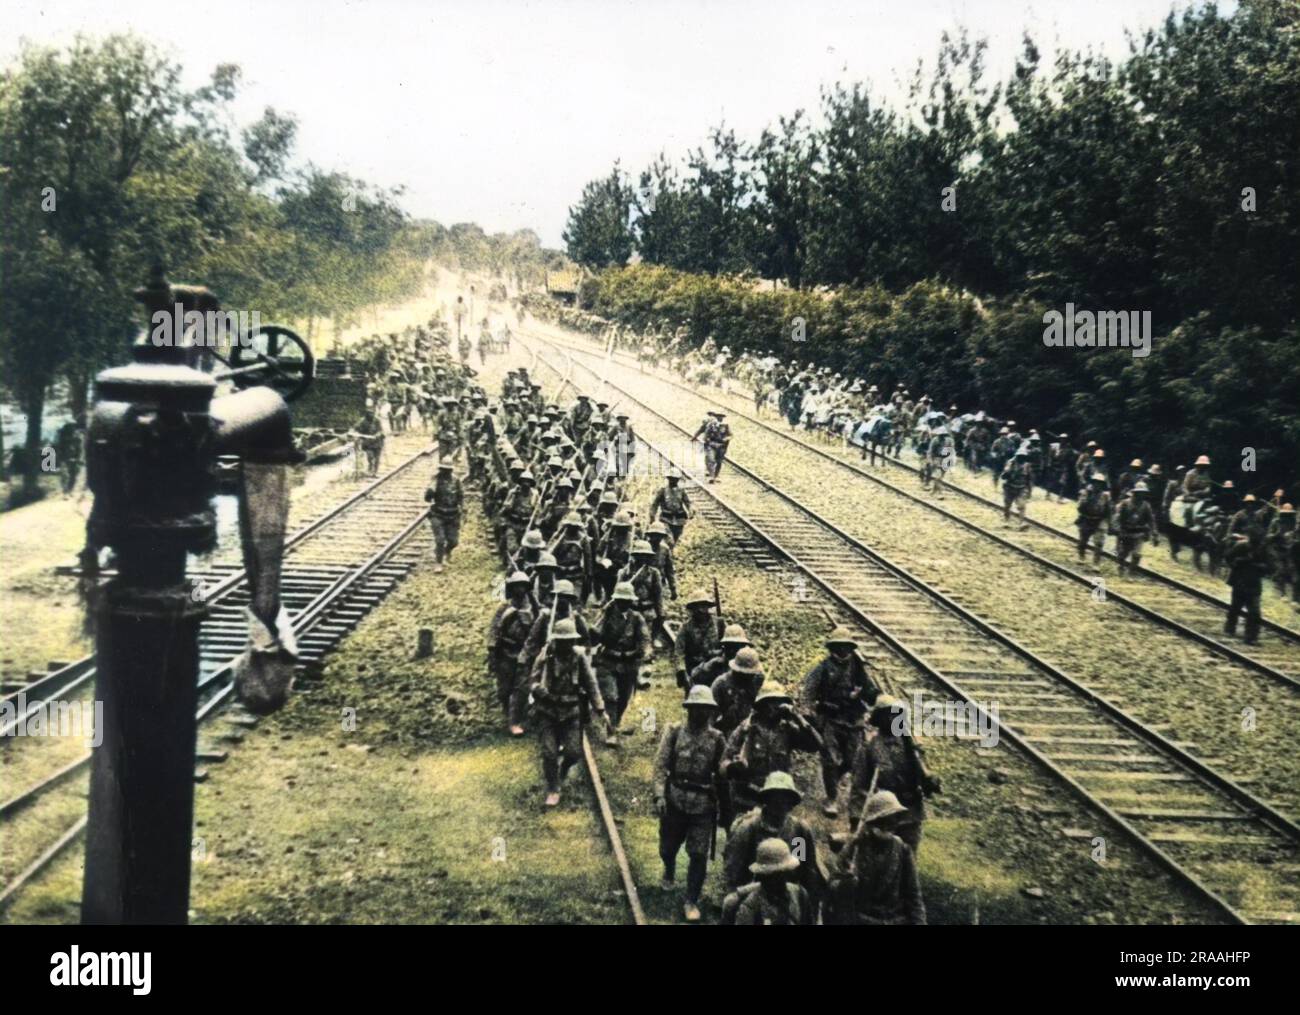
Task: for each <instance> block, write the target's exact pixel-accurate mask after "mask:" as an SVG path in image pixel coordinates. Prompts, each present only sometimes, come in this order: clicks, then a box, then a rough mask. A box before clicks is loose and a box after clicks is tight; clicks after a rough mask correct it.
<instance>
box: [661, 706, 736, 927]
mask: <svg viewBox="0 0 1300 1015" xmlns="http://www.w3.org/2000/svg"><path fill="white" fill-rule="evenodd" d="M682 707H683V708H684V709H685V710H686V722H685V723H684V724H681V723H670V724H669V725H668V728H667V729H665V730H664V735H663V738H662V739H661V740H660V741H659V750H658V752H657V753H656V755H655V767H654V783H653V784H654V802H655V811H656V813H658V815H659V857H660V859H661V860H663V864H664V877H663V887H664V888H665V889H671V888H672V887H673V881H674V878H675V876H676V869H677V854H678V852H679V851H680V850H681V848H682V846H683V845H685V846H686V856H687V860H688V865H689V866H688V868H687V872H686V900H685V903H684V905H683V907H682V909H683V913H684V915H685V917H686V921H687V922H688V923H695V922H697V921H698V920H699V919H700V895H701V894H702V893H703V891H704V879H705V877H706V875H707V874H708V865H709V854H710V853H711V852H712V846H713V836H714V832H715V829H716V828H717V818H716V811H717V801H718V794H717V786H718V782H719V781H720V780H721V774H720V773H721V766H722V752H723V750H724V749H725V748H726V738H724V737H723V735H722V734H721V733H719V732H718V731H717V730H716V729H714V728H713V726H712V725H711V723H712V720H713V717H714V715H715V714H716V713H717V710H718V706H717V703H716V702H715V701H714V700H713V693H712V692H711V691H710V690H709V689H708V688H707V687H703V686H699V687H692V688H691V693H690V694H689V695H687V696H686V700H685V701H683V702H682Z"/></svg>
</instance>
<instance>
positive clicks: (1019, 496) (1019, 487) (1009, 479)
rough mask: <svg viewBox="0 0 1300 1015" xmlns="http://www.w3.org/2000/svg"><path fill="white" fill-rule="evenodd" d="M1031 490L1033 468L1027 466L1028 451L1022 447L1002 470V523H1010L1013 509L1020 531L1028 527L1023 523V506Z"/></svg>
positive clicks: (1027, 500)
mask: <svg viewBox="0 0 1300 1015" xmlns="http://www.w3.org/2000/svg"><path fill="white" fill-rule="evenodd" d="M1033 488H1034V467H1033V466H1032V465H1030V464H1029V451H1028V449H1026V448H1023V447H1022V448H1020V450H1018V451H1017V452H1016V454H1015V457H1014V458H1012V459H1011V461H1009V462H1007V464H1006V465H1005V466H1004V467H1003V469H1002V520H1003V521H1005V522H1010V521H1011V510H1012V508H1013V507H1014V508H1015V511H1016V513H1017V514H1018V515H1020V527H1021V528H1022V529H1027V528H1028V527H1029V525H1028V524H1027V523H1026V522H1025V505H1026V504H1027V503H1028V502H1029V496H1030V493H1031V492H1032V491H1033Z"/></svg>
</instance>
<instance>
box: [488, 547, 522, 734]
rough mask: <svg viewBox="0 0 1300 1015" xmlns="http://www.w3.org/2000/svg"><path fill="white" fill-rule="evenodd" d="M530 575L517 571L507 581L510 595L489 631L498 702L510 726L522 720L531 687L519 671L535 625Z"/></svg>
mask: <svg viewBox="0 0 1300 1015" xmlns="http://www.w3.org/2000/svg"><path fill="white" fill-rule="evenodd" d="M527 587H528V580H527V578H526V577H525V576H524V575H522V574H520V573H518V572H516V573H515V574H513V575H511V577H510V580H509V581H508V583H507V591H508V592H509V593H510V594H511V598H510V600H509V601H508V602H505V603H502V604H501V606H499V607H498V608H497V611H496V614H495V615H494V616H493V617H492V626H491V627H490V628H489V631H488V666H489V668H490V670H491V672H492V675H493V677H495V678H496V685H497V701H498V702H499V703H500V705H501V709H502V711H503V712H504V713H505V715H506V719H507V721H508V722H509V723H510V725H512V726H515V725H518V724H519V723H521V722H523V717H524V710H525V706H526V704H527V701H526V699H527V697H528V688H527V682H526V680H524V679H523V678H524V676H525V674H521V673H520V672H519V652H520V650H521V649H522V648H523V647H524V642H525V641H526V640H527V638H528V632H529V630H530V629H531V628H532V626H533V609H532V602H531V601H530V600H529V599H528V597H527V595H525V594H524V593H526V591H527Z"/></svg>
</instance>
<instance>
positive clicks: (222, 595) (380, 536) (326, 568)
mask: <svg viewBox="0 0 1300 1015" xmlns="http://www.w3.org/2000/svg"><path fill="white" fill-rule="evenodd" d="M432 454H433V449H431V448H426V449H424V450H421V451H418V452H416V453H415V454H412V455H410V456H409V457H407V458H406V459H404V460H403V461H402V462H400V463H399V464H398V465H397V466H396V467H394V468H393V469H391V470H389V471H388V472H387V473H385V474H384V475H383V476H380V477H379V478H377V479H376V480H374V481H373V482H371V483H369V484H367V485H365V486H364V487H363V488H362V489H360V490H358V491H357V492H356V493H354V494H353V495H352V496H350V497H348V498H347V499H346V500H344V501H343V502H342V503H340V504H338V505H337V506H335V507H334V508H331V509H330V510H328V511H327V512H325V513H324V514H323V515H321V516H320V517H319V518H317V519H316V520H315V521H313V522H311V523H310V524H308V525H306V526H304V527H303V528H301V529H299V530H298V531H297V532H295V533H294V534H293V535H292V536H290V537H289V538H288V539H286V541H285V563H284V569H283V576H282V582H281V588H282V597H283V602H284V605H285V607H286V609H287V610H288V611H289V613H290V615H291V617H292V619H293V627H294V632H295V634H296V635H297V639H298V648H299V674H300V676H308V677H309V676H310V675H311V674H312V673H314V672H315V669H316V667H317V666H318V664H319V663H320V661H321V658H322V657H323V656H324V655H325V653H326V652H328V651H329V650H330V649H332V648H333V647H334V646H335V645H337V644H338V642H339V641H340V640H341V639H342V638H343V637H344V636H345V635H346V634H347V633H348V632H349V631H351V630H352V629H353V628H354V627H355V626H356V625H357V624H358V623H359V622H360V621H361V619H362V618H363V617H365V616H366V614H367V613H369V612H370V611H371V610H372V609H374V608H375V607H376V606H377V605H378V604H379V603H380V602H382V601H383V599H384V597H385V596H387V595H388V593H389V592H391V591H392V589H393V588H394V587H395V586H396V585H397V584H398V583H399V582H400V581H401V580H402V579H403V578H404V577H406V575H407V574H408V573H409V572H410V570H411V569H412V568H413V567H414V566H415V564H416V563H417V562H418V561H419V559H420V557H421V556H422V555H424V554H425V553H426V552H427V543H428V540H429V534H428V530H427V528H426V527H425V526H424V519H425V517H426V513H427V506H426V505H425V503H424V499H423V492H424V489H425V486H426V485H427V482H428V477H427V475H425V470H424V469H421V468H420V466H421V465H422V464H427V463H428V461H429V460H430V456H431V455H432ZM192 577H194V578H195V579H196V580H198V581H200V582H201V583H202V588H203V594H204V597H205V598H206V599H207V601H208V603H209V606H210V613H209V615H208V616H207V617H206V618H205V619H204V621H203V623H202V625H201V627H200V633H199V645H200V673H199V701H200V706H199V710H198V717H199V719H200V721H201V722H202V721H203V720H206V719H209V718H210V717H212V716H213V715H215V714H216V713H217V712H218V710H219V709H220V708H221V707H222V705H223V704H225V703H226V702H227V701H228V699H229V697H230V695H231V693H232V691H233V689H234V684H233V672H232V666H233V663H234V660H235V658H236V657H237V656H238V655H239V654H240V653H242V652H243V650H244V649H245V647H246V646H247V643H248V634H247V619H246V614H245V610H246V608H247V606H248V602H249V588H248V584H247V581H246V575H245V573H244V571H243V570H242V569H241V568H239V567H238V566H237V565H233V564H224V565H217V566H212V567H210V568H209V569H208V570H206V571H201V572H197V573H194V574H193V575H192ZM94 678H95V658H94V656H93V655H92V656H87V657H85V658H83V659H79V660H77V661H76V662H74V663H71V664H69V665H68V666H65V667H61V668H60V669H58V670H56V671H54V672H51V673H49V674H46V675H45V676H43V677H41V678H40V679H38V680H35V681H33V682H31V683H29V684H28V685H26V686H25V687H23V688H21V689H20V690H17V691H14V692H12V693H11V694H10V695H7V696H6V699H12V701H13V704H14V706H15V708H16V707H17V705H18V702H19V701H20V699H21V698H25V699H26V704H27V707H26V708H25V709H23V710H21V711H18V712H17V714H16V716H15V718H14V719H13V720H12V721H11V722H9V723H7V724H6V725H5V727H4V728H3V729H0V736H2V737H5V739H8V734H10V733H12V731H13V729H14V726H15V724H16V723H18V722H25V721H26V718H27V717H28V716H30V715H31V714H32V713H33V712H34V710H36V709H38V708H40V707H42V702H45V701H66V700H69V698H70V697H72V696H74V695H81V696H85V695H87V694H89V693H90V687H91V685H92V684H93V681H94ZM308 686H309V681H308ZM299 689H300V690H301V689H302V683H301V682H300V685H299ZM10 747H11V748H12V745H10ZM90 758H91V754H90V752H89V751H87V752H85V753H84V754H82V755H80V756H78V757H77V758H75V759H74V760H72V761H70V762H68V763H67V764H64V765H63V766H61V767H60V768H58V769H57V770H55V771H52V772H49V773H48V774H47V775H45V776H44V777H43V778H41V779H39V780H38V781H35V782H33V783H32V784H30V785H28V786H26V787H25V788H24V789H22V790H20V791H19V792H17V793H16V794H14V795H12V796H10V797H8V798H7V799H5V800H3V801H0V835H3V829H4V823H7V822H9V821H11V820H13V819H14V818H15V817H16V816H18V815H19V814H21V813H22V812H23V811H26V810H28V809H29V808H31V807H33V806H35V805H36V804H38V803H39V801H41V799H42V798H44V797H45V796H46V795H47V794H49V793H51V792H52V791H54V790H56V789H58V788H60V787H61V786H63V785H64V784H65V783H67V782H68V781H69V780H70V779H71V778H72V777H73V776H75V775H76V774H77V773H79V772H81V771H83V770H84V769H85V768H86V767H87V766H88V765H89V762H90ZM85 826H86V819H85V817H81V818H80V819H78V820H77V821H76V822H75V823H74V824H72V825H70V826H69V827H67V828H66V829H65V830H64V831H63V832H62V833H61V834H60V835H59V836H58V837H57V838H56V839H55V840H54V841H53V842H52V843H51V845H50V846H49V847H48V848H47V849H45V850H44V851H42V852H41V853H40V855H39V856H37V857H36V858H35V859H34V860H32V862H31V863H30V864H29V865H28V866H26V867H25V868H23V870H22V871H21V872H20V873H18V874H17V875H16V876H15V877H14V878H13V879H12V880H11V881H10V882H9V883H8V884H7V885H5V887H4V888H3V889H0V908H3V907H4V906H5V905H6V904H7V903H8V902H9V901H11V900H12V899H13V898H14V896H15V895H16V894H17V893H18V892H19V891H20V890H21V889H22V888H23V887H24V886H25V885H26V884H28V883H29V882H30V881H31V880H32V879H33V878H34V877H36V876H37V875H38V874H39V873H40V872H41V871H42V870H44V869H45V868H46V867H47V866H48V865H49V864H50V862H51V861H53V860H54V859H55V857H57V856H58V855H59V854H60V853H62V852H63V850H65V849H66V848H67V847H68V846H69V845H71V844H72V843H73V842H75V841H77V839H78V837H79V836H80V834H81V832H82V831H84V829H85Z"/></svg>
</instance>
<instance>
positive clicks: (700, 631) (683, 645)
mask: <svg viewBox="0 0 1300 1015" xmlns="http://www.w3.org/2000/svg"><path fill="white" fill-rule="evenodd" d="M712 608H713V599H712V598H711V597H710V596H709V594H708V593H706V592H705V591H704V590H703V589H698V590H696V591H695V592H693V593H691V595H690V596H689V597H688V598H687V600H686V620H685V621H683V622H682V625H681V626H680V627H679V628H678V629H677V638H676V641H675V642H674V645H673V648H674V652H673V655H674V657H675V658H676V660H677V686H678V687H681V688H683V689H685V688H686V687H687V680H686V677H687V674H688V673H690V672H691V671H692V670H694V669H695V667H697V666H698V665H700V663H702V662H704V661H705V660H706V659H710V658H712V657H713V656H714V655H717V654H718V652H720V651H721V649H722V644H721V641H720V640H719V637H718V625H717V620H716V618H715V617H714V616H713V613H712Z"/></svg>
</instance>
